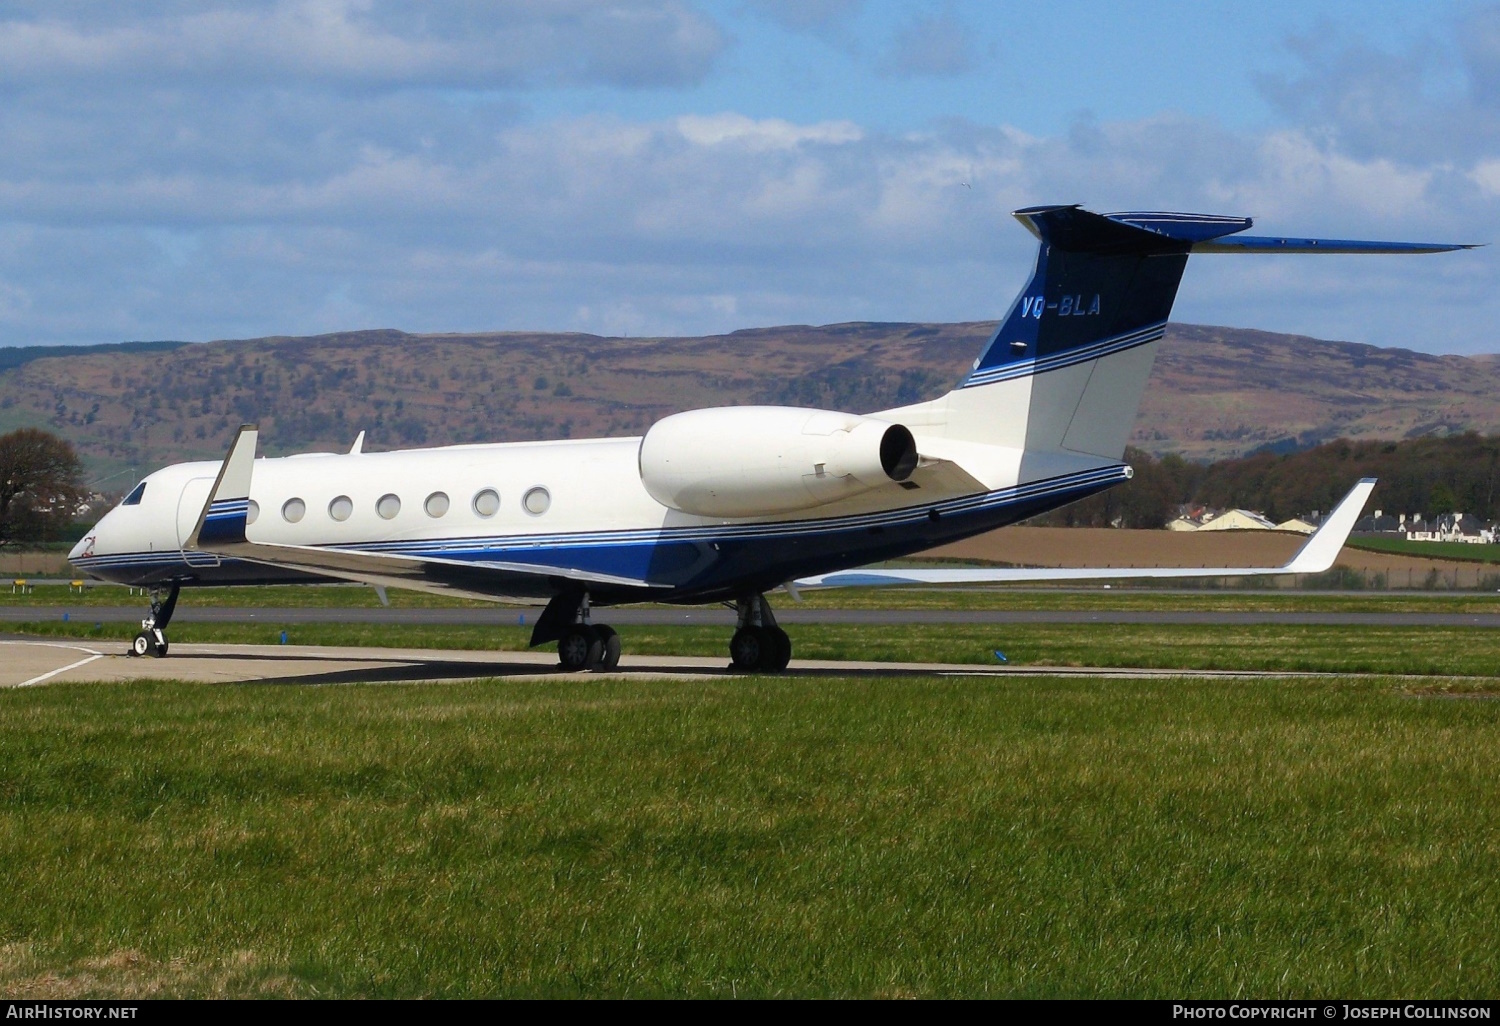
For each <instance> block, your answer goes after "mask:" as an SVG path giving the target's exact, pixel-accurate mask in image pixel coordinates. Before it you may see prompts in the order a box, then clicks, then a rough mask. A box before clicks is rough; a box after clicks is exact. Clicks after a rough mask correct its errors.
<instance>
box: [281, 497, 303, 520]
mask: <svg viewBox="0 0 1500 1026" xmlns="http://www.w3.org/2000/svg"><path fill="white" fill-rule="evenodd" d="M305 516H307V503H305V502H303V501H302V500H301V499H288V500H286V502H285V503H283V504H282V507H281V519H283V520H285V521H286V522H287V523H289V524H295V523H298V522H299V521H301V519H302V518H303V517H305Z"/></svg>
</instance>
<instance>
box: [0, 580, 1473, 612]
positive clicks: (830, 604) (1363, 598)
mask: <svg viewBox="0 0 1500 1026" xmlns="http://www.w3.org/2000/svg"><path fill="white" fill-rule="evenodd" d="M387 597H388V598H389V599H390V604H391V605H392V606H394V607H396V608H405V609H412V608H422V607H468V608H479V609H493V608H495V604H494V603H490V602H482V601H477V600H472V599H459V598H452V597H449V596H445V595H429V594H426V593H423V592H413V591H397V590H394V589H393V590H391V591H389V592H388V593H387ZM770 597H771V600H772V602H773V603H774V604H775V605H776V606H777V608H781V607H790V606H793V605H796V603H795V602H794V601H793V599H792V598H791V597H790V596H789V595H786V594H784V593H780V592H777V593H773V594H772V595H771V596H770ZM802 598H803V604H804V605H805V607H806V608H808V609H1014V610H1073V609H1098V610H1125V609H1162V610H1205V611H1216V612H1230V611H1251V612H1257V611H1267V610H1282V611H1287V612H1293V611H1297V612H1353V611H1361V610H1365V611H1386V612H1495V611H1500V594H1497V593H1495V592H1474V591H1452V592H1448V591H1425V592H1411V591H1405V592H1403V591H1395V592H1386V591H1379V590H1372V591H1368V592H1348V593H1337V594H1320V593H1317V592H1311V593H1309V592H1301V591H1294V590H1291V589H1287V590H1284V591H1277V590H1274V589H1265V590H1260V589H1256V590H1250V589H1245V590H1241V589H1220V588H1204V589H1201V590H1194V591H1153V590H1150V589H1145V588H1108V589H1106V588H1103V587H1097V588H1066V589H1064V588H1057V589H1046V588H1024V589H1023V588H831V589H828V590H826V591H806V592H803V593H802ZM146 601H147V600H146V597H145V594H144V593H143V592H141V591H140V590H139V589H136V591H135V593H133V594H132V592H131V591H130V589H127V588H124V587H118V586H102V585H101V586H94V587H89V588H86V589H84V590H83V591H82V592H75V591H70V590H69V589H68V588H67V587H66V586H65V585H57V586H52V585H42V586H39V587H36V588H34V589H33V590H32V591H31V592H29V593H26V594H14V593H8V592H7V591H6V589H5V588H4V587H3V586H0V605H5V606H68V607H70V608H87V607H93V606H140V607H142V608H144V607H145V605H146ZM181 601H182V603H183V605H184V607H186V606H192V607H194V608H205V607H214V606H229V607H236V606H237V607H253V608H264V609H271V608H283V609H285V608H307V607H315V608H324V609H327V608H353V609H360V608H366V609H368V608H374V607H376V606H379V605H380V600H379V598H378V597H377V596H376V595H375V591H374V589H372V588H366V587H363V586H360V585H318V586H309V585H288V586H282V587H273V588H251V587H246V588H193V589H190V590H187V591H184V592H183V594H182V599H181ZM533 609H534V607H533Z"/></svg>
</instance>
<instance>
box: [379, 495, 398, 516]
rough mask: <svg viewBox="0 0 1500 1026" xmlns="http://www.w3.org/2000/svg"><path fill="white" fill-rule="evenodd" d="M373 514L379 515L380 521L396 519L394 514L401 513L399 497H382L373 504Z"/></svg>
mask: <svg viewBox="0 0 1500 1026" xmlns="http://www.w3.org/2000/svg"><path fill="white" fill-rule="evenodd" d="M375 512H376V513H379V514H380V519H382V520H394V519H396V514H397V513H400V512H401V498H400V496H397V495H382V496H381V497H380V501H379V502H377V503H375Z"/></svg>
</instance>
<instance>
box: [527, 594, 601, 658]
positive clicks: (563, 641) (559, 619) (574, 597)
mask: <svg viewBox="0 0 1500 1026" xmlns="http://www.w3.org/2000/svg"><path fill="white" fill-rule="evenodd" d="M548 641H556V642H557V663H558V665H559V666H561V667H562V668H563V669H564V670H570V671H576V670H592V671H594V672H596V673H603V672H607V671H609V670H613V669H614V668H615V667H616V666H619V665H620V635H619V634H617V633H615V629H614V628H613V627H610V626H608V625H607V624H602V623H590V622H589V596H588V592H583V593H580V594H570V595H558V596H556V597H554V598H553V599H552V601H551V602H549V603H547V608H546V609H544V610H542V615H541V616H540V617H538V618H537V621H536V627H534V628H533V629H532V631H531V644H532V647H535V646H537V645H541V644H545V643H546V642H548Z"/></svg>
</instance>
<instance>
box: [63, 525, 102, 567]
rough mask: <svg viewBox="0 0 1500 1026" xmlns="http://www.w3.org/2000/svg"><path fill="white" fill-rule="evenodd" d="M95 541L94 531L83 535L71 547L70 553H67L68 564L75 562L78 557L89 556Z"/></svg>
mask: <svg viewBox="0 0 1500 1026" xmlns="http://www.w3.org/2000/svg"><path fill="white" fill-rule="evenodd" d="M96 541H97V539H96V538H95V531H90V532H89V533H88V534H86V535H84V536H83V537H82V538H80V539H79V540H78V544H77V545H74V546H73V548H72V551H70V552H69V553H68V562H69V563H73V562H77V560H78V559H79V557H81V556H86V555H89V554H90V553H91V552H92V551H93V549H94V544H95V542H96Z"/></svg>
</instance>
